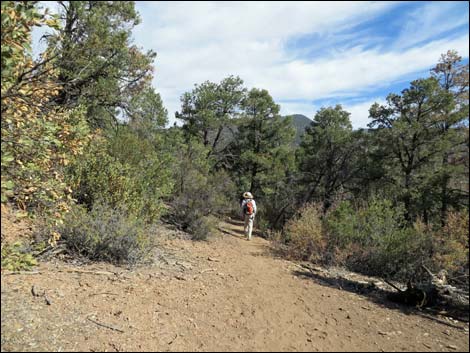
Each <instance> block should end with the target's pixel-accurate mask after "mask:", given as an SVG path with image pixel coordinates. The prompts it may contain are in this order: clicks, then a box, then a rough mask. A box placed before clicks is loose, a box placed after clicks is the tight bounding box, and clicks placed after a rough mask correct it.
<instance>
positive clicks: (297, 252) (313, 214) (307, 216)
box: [284, 204, 326, 261]
mask: <svg viewBox="0 0 470 353" xmlns="http://www.w3.org/2000/svg"><path fill="white" fill-rule="evenodd" d="M321 215H322V209H321V205H319V204H308V205H306V206H305V207H304V208H302V209H301V210H300V215H299V216H298V217H296V218H293V219H291V220H290V221H288V222H287V224H286V226H285V227H284V237H285V243H286V245H287V253H288V256H289V257H290V258H292V259H298V260H305V261H318V260H320V259H321V257H322V255H323V252H324V249H325V245H326V244H325V239H324V237H323V224H322V219H321Z"/></svg>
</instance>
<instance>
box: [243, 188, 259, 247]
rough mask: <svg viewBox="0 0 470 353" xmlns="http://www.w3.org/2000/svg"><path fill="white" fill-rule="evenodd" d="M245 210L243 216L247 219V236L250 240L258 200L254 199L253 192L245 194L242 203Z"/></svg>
mask: <svg viewBox="0 0 470 353" xmlns="http://www.w3.org/2000/svg"><path fill="white" fill-rule="evenodd" d="M241 207H242V210H243V216H244V219H245V236H246V237H247V238H248V240H251V232H252V231H253V221H254V220H255V215H256V202H255V200H253V195H252V194H251V192H248V191H247V192H245V193H244V194H243V201H242V204H241Z"/></svg>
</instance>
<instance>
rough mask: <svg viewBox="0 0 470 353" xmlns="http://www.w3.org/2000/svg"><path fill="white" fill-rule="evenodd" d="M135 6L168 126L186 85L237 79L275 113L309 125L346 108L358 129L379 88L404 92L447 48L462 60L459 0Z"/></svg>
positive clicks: (464, 34)
mask: <svg viewBox="0 0 470 353" xmlns="http://www.w3.org/2000/svg"><path fill="white" fill-rule="evenodd" d="M136 7H137V10H138V11H139V13H140V15H141V17H142V23H141V24H140V25H139V26H137V27H136V28H135V29H134V40H135V42H136V43H137V44H138V45H140V46H141V47H143V48H144V49H153V50H155V51H156V52H157V59H156V61H155V79H154V85H155V88H156V90H157V91H158V92H160V94H161V96H162V99H163V102H164V104H165V106H166V107H167V109H168V111H169V113H170V123H173V121H174V112H175V111H177V110H179V108H180V101H179V98H180V96H181V95H182V94H183V93H184V92H186V91H188V90H191V89H192V88H193V87H194V84H195V83H202V82H204V81H206V80H210V81H214V82H218V81H220V80H221V79H223V78H224V77H227V76H228V75H238V76H240V77H241V78H242V79H243V80H244V81H245V85H246V86H247V87H248V88H251V87H259V88H265V89H267V90H268V91H269V92H270V93H271V95H272V96H273V97H274V99H275V100H276V101H277V102H278V103H280V104H281V108H282V110H281V112H282V113H283V114H284V113H285V114H293V113H300V114H304V115H306V116H308V117H309V118H312V117H313V115H314V113H315V111H316V109H319V102H320V101H322V100H323V101H324V100H328V101H329V102H331V103H332V104H335V103H343V105H344V106H347V104H348V105H349V107H350V108H351V109H353V110H354V114H353V115H354V116H357V119H356V120H357V122H354V124H355V126H362V125H361V124H362V122H363V121H364V116H365V115H364V114H365V113H364V112H365V111H367V110H368V107H367V109H365V108H366V104H368V102H372V101H373V100H375V99H377V98H378V97H383V99H385V96H386V94H384V93H383V92H384V91H386V90H387V87H391V86H394V85H395V86H396V85H397V83H400V82H402V83H403V85H404V86H407V85H408V83H407V80H411V79H414V78H417V77H418V75H422V73H423V72H429V69H430V68H431V67H432V66H433V65H435V64H436V62H437V60H438V59H439V57H440V55H441V54H442V53H445V52H446V51H447V50H448V49H456V50H457V51H458V52H459V53H460V54H461V55H462V56H464V58H468V51H469V46H468V41H469V33H468V23H469V20H468V4H467V3H465V2H458V1H455V2H434V1H433V2H416V3H415V2H376V1H371V2H296V1H290V2H236V1H234V2H150V1H137V2H136ZM408 82H409V81H408ZM379 92H380V93H379ZM351 98H355V100H354V101H352V100H351Z"/></svg>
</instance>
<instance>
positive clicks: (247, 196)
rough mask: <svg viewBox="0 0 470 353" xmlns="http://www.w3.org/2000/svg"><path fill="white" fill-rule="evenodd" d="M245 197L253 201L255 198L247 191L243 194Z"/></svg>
mask: <svg viewBox="0 0 470 353" xmlns="http://www.w3.org/2000/svg"><path fill="white" fill-rule="evenodd" d="M243 197H244V198H245V199H252V198H253V195H252V194H251V192H249V191H247V192H245V193H244V194H243Z"/></svg>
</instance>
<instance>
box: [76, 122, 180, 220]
mask: <svg viewBox="0 0 470 353" xmlns="http://www.w3.org/2000/svg"><path fill="white" fill-rule="evenodd" d="M168 158H169V157H168V156H165V155H163V154H159V153H157V151H155V149H154V147H153V146H152V145H151V144H150V143H149V142H148V141H146V140H140V139H139V138H138V136H137V135H136V134H135V133H133V132H132V131H131V130H129V129H127V128H126V127H122V128H121V129H120V130H119V131H118V132H117V133H116V135H115V136H113V137H112V138H110V139H108V140H106V139H105V138H104V137H99V136H96V138H95V139H93V141H92V143H91V144H90V146H89V147H88V148H87V150H86V152H85V153H84V154H83V156H81V157H80V158H77V159H76V160H75V161H74V163H73V164H71V165H70V168H69V177H70V180H71V181H72V182H73V185H74V193H73V197H74V198H75V199H76V200H77V201H78V202H79V203H81V204H85V205H86V206H87V207H88V208H89V209H91V208H92V207H93V205H94V204H95V202H97V201H103V202H105V203H106V204H108V205H110V206H111V207H122V208H125V209H126V210H127V211H128V212H129V213H130V214H133V215H135V216H139V217H141V218H142V219H145V220H146V221H149V222H153V221H155V220H156V219H158V218H159V217H160V215H161V213H162V211H163V202H162V198H163V197H165V196H167V195H168V194H169V193H170V192H171V190H172V185H173V184H172V183H173V182H172V179H171V171H170V169H169V166H168Z"/></svg>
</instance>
